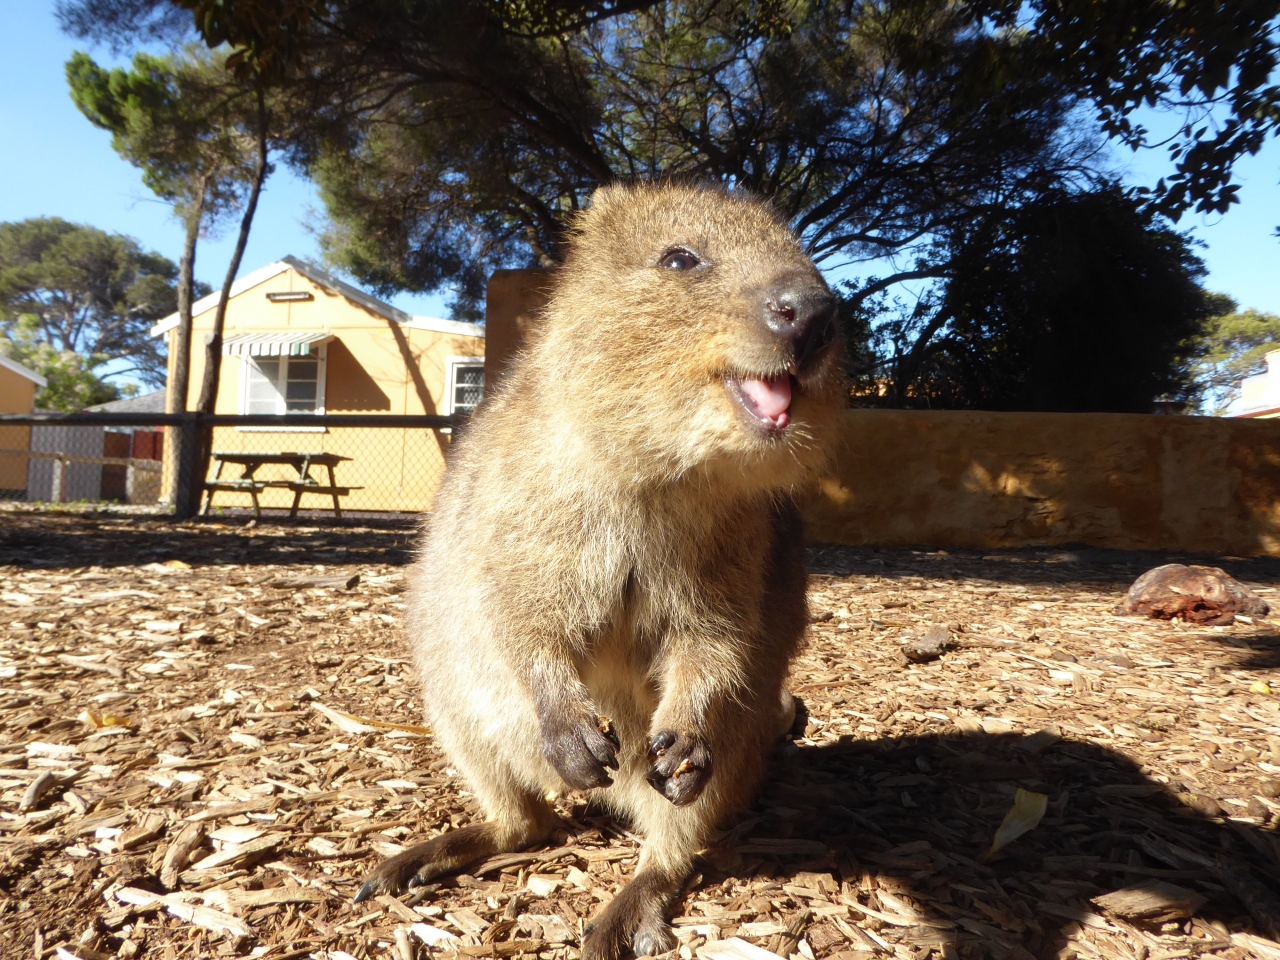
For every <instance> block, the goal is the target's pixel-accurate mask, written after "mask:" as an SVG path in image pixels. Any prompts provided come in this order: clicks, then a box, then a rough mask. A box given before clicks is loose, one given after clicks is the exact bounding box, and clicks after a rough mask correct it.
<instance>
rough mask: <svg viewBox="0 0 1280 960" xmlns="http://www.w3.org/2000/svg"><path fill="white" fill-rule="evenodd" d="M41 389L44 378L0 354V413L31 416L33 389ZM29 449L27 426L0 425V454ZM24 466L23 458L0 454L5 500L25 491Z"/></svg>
mask: <svg viewBox="0 0 1280 960" xmlns="http://www.w3.org/2000/svg"><path fill="white" fill-rule="evenodd" d="M43 386H45V379H44V377H42V376H40V374H38V373H36V372H35V371H34V370H28V369H27V368H26V367H24V366H23V365H22V364H20V363H18V362H17V361H16V360H10V359H9V358H8V357H6V356H4V355H3V354H0V413H31V412H32V411H33V410H34V409H35V398H36V388H38V387H43ZM30 449H31V428H30V427H19V426H0V451H15V450H30ZM27 463H28V458H27V457H24V456H19V455H16V454H14V453H0V495H3V496H4V497H5V498H6V499H9V498H13V497H20V496H22V494H23V492H25V491H26V489H27Z"/></svg>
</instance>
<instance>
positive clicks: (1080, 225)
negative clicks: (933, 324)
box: [899, 189, 1213, 413]
mask: <svg viewBox="0 0 1280 960" xmlns="http://www.w3.org/2000/svg"><path fill="white" fill-rule="evenodd" d="M951 269H952V276H951V278H950V280H949V282H948V283H947V284H946V287H945V291H944V292H943V293H942V295H941V298H940V303H939V306H938V312H937V316H938V317H941V318H945V321H946V324H945V327H943V329H942V330H941V331H940V334H939V335H938V336H937V337H936V338H934V339H933V341H932V343H931V344H930V345H929V346H928V348H927V349H926V350H924V351H923V352H922V354H921V355H919V356H917V357H915V358H914V362H915V363H916V364H917V369H915V370H914V371H912V370H910V369H907V364H906V363H903V364H901V365H900V368H899V374H900V376H901V378H902V381H901V382H904V383H914V384H915V389H914V391H913V395H912V396H907V397H904V398H903V399H904V401H906V402H908V403H912V402H914V403H927V404H928V405H930V406H940V407H966V408H975V409H984V410H1046V411H1112V412H1131V413H1149V412H1151V410H1152V402H1153V400H1155V398H1156V397H1158V396H1161V395H1165V394H1179V393H1181V392H1182V391H1183V390H1184V389H1185V387H1186V382H1185V374H1184V373H1183V370H1184V365H1185V361H1186V359H1187V357H1188V356H1189V354H1190V352H1191V341H1192V339H1193V338H1194V337H1195V336H1196V335H1197V334H1199V332H1200V330H1201V328H1202V327H1203V325H1204V323H1205V322H1206V321H1207V320H1208V319H1209V317H1210V316H1211V315H1212V312H1213V301H1212V300H1211V299H1210V298H1209V297H1208V296H1207V295H1206V294H1205V292H1204V291H1203V289H1202V288H1201V287H1200V280H1201V279H1202V278H1203V276H1204V273H1205V270H1204V265H1203V264H1202V263H1201V261H1200V260H1199V259H1198V258H1197V257H1196V256H1195V255H1194V254H1193V253H1192V250H1191V245H1190V243H1189V241H1188V240H1187V239H1186V237H1185V236H1183V235H1182V234H1179V233H1177V232H1175V231H1174V230H1172V229H1169V228H1168V227H1167V226H1164V225H1162V224H1161V223H1160V222H1159V221H1158V220H1157V219H1156V217H1155V216H1154V215H1153V214H1152V213H1151V212H1149V211H1143V210H1141V209H1140V208H1139V207H1138V205H1137V204H1136V203H1135V202H1134V201H1133V200H1132V199H1131V198H1129V197H1127V196H1125V195H1124V194H1123V193H1122V192H1120V191H1119V190H1117V189H1107V190H1101V191H1097V192H1094V193H1089V194H1084V195H1075V196H1072V195H1065V194H1054V195H1050V196H1047V197H1044V198H1042V199H1040V200H1038V201H1036V202H1035V203H1032V204H1028V205H1027V206H1024V207H1022V208H1020V209H1017V210H1014V211H1012V212H1009V213H1008V214H1004V213H1000V212H995V213H993V214H992V215H990V216H988V217H986V218H984V219H983V220H981V221H979V222H977V223H976V224H974V225H973V227H972V229H969V230H966V231H964V233H963V234H962V235H960V236H959V237H958V238H957V240H956V249H955V252H954V255H953V257H952V259H951ZM913 374H914V376H913Z"/></svg>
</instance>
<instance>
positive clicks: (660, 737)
mask: <svg viewBox="0 0 1280 960" xmlns="http://www.w3.org/2000/svg"><path fill="white" fill-rule="evenodd" d="M649 763H651V764H652V765H653V769H652V770H650V771H649V773H648V775H647V776H646V777H645V779H646V780H648V781H649V785H650V786H652V787H653V789H655V790H657V791H658V792H659V793H660V794H662V795H663V796H664V797H666V798H667V799H668V800H670V801H671V802H672V803H674V804H675V805H676V806H677V807H683V806H685V805H686V804H690V803H693V801H695V800H697V799H698V797H699V795H700V794H701V793H702V790H703V788H704V787H705V786H706V785H707V780H708V779H710V777H711V749H710V747H708V746H707V745H706V744H705V743H703V742H702V740H700V739H699V738H697V737H695V736H694V735H693V734H691V733H680V732H677V731H675V730H659V731H658V732H657V733H655V734H654V735H653V736H652V737H651V738H650V739H649Z"/></svg>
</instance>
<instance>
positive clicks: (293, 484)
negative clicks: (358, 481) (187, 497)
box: [201, 450, 363, 519]
mask: <svg viewBox="0 0 1280 960" xmlns="http://www.w3.org/2000/svg"><path fill="white" fill-rule="evenodd" d="M212 456H213V459H214V460H215V461H217V464H218V466H217V468H216V469H215V470H214V472H213V478H212V479H210V480H206V481H205V483H204V489H205V501H204V509H203V510H201V514H202V515H204V516H208V515H209V508H210V507H211V506H213V495H214V493H216V492H217V491H219V490H222V491H226V492H229V493H247V494H249V498H250V499H251V500H252V501H253V515H254V517H259V516H261V514H262V507H261V504H260V503H259V501H258V494H260V493H261V492H262V491H263V490H265V489H267V488H268V487H276V488H281V489H285V490H292V491H293V505H292V506H291V507H290V508H289V516H290V517H296V516H297V515H298V506H299V504H300V503H301V502H302V495H303V494H304V493H318V494H321V495H326V496H329V497H332V498H333V515H334V516H335V517H337V518H339V519H341V517H342V504H341V502H340V501H339V498H340V497H345V496H348V495H349V494H350V493H351V491H352V490H360V489H363V488H361V487H351V486H346V487H343V486H339V485H338V481H337V478H336V477H335V476H334V472H333V468H334V467H336V466H337V465H338V464H339V463H342V462H343V461H344V460H350V459H351V458H350V457H343V456H339V455H338V454H336V453H318V452H315V453H295V452H271V453H262V452H254V453H239V452H230V451H217V450H215V451H214V452H213V454H212ZM229 463H233V464H238V465H239V466H240V468H241V470H240V476H238V477H235V478H234V479H226V480H224V479H222V471H223V468H224V467H226V465H227V464H229ZM267 464H282V465H285V466H291V467H293V468H294V469H295V470H296V471H297V472H298V477H297V479H296V480H259V479H257V477H256V476H255V474H256V473H257V472H258V470H259V469H260V468H261V467H263V466H265V465H267ZM312 467H323V468H325V469H326V470H328V472H329V482H328V483H327V484H326V483H323V482H322V481H321V480H319V479H317V478H315V477H313V476H311V468H312Z"/></svg>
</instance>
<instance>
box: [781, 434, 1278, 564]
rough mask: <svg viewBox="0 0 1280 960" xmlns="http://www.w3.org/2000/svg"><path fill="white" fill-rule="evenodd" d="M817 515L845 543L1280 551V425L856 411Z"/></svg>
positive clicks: (815, 535)
mask: <svg viewBox="0 0 1280 960" xmlns="http://www.w3.org/2000/svg"><path fill="white" fill-rule="evenodd" d="M806 516H807V520H808V529H809V536H810V537H811V538H812V539H815V540H820V541H827V542H836V543H848V544H865V545H880V546H889V545H922V546H930V547H944V548H945V547H978V548H986V547H1017V546H1032V545H1054V544H1087V545H1090V546H1097V547H1112V548H1119V549H1143V550H1146V549H1151V550H1178V551H1188V552H1195V553H1220V554H1221V553H1229V554H1245V555H1252V554H1267V555H1273V556H1280V423H1277V422H1276V421H1274V420H1272V421H1265V420H1238V419H1228V418H1208V417H1160V416H1140V415H1132V414H1044V413H985V412H927V411H897V410H892V411H890V410H883V411H882V410H851V411H849V412H848V413H847V414H846V417H845V423H844V428H843V435H842V437H841V443H840V450H839V454H838V456H837V460H836V463H835V464H834V469H833V470H832V471H831V474H830V475H829V476H828V477H827V478H826V479H824V480H823V481H822V483H821V484H820V489H819V491H818V493H817V494H816V496H814V497H813V498H812V499H810V500H809V501H808V503H807V504H806Z"/></svg>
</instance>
